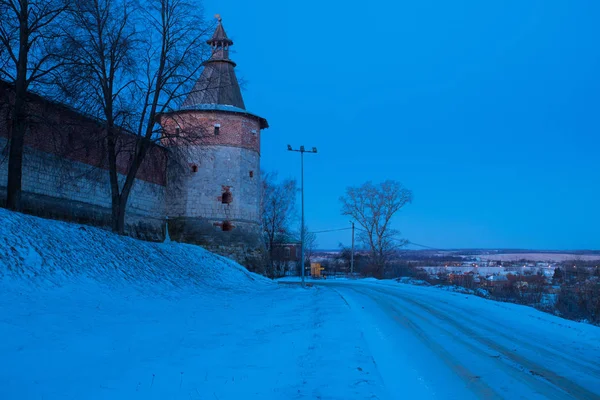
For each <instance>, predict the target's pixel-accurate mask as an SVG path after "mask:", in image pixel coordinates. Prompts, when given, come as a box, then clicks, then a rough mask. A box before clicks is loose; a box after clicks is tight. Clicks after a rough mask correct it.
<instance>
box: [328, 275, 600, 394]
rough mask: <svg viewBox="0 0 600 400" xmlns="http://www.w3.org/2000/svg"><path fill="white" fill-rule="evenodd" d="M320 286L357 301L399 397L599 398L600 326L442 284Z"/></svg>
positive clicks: (391, 390) (378, 360)
mask: <svg viewBox="0 0 600 400" xmlns="http://www.w3.org/2000/svg"><path fill="white" fill-rule="evenodd" d="M320 288H321V289H324V290H327V289H328V290H332V291H335V292H336V293H338V294H339V296H340V297H341V298H342V300H343V301H344V302H345V303H346V304H347V306H348V307H349V308H350V309H351V310H352V311H353V314H354V316H355V317H356V319H357V322H358V323H359V324H360V326H361V329H362V331H363V332H364V337H365V340H366V342H367V345H368V347H369V350H370V352H371V354H372V357H373V359H374V362H375V364H376V365H377V370H378V372H379V374H380V375H381V378H382V380H383V382H384V386H385V388H386V391H387V392H388V394H389V397H390V398H391V399H399V398H419V399H429V398H431V399H468V398H473V399H600V347H599V346H600V328H597V327H592V326H589V325H585V324H578V323H573V322H571V321H565V320H562V319H560V318H557V317H554V316H551V315H547V314H543V313H541V312H539V311H537V310H534V309H532V308H529V307H523V306H517V305H512V304H506V303H498V302H493V301H488V300H485V299H481V298H478V297H475V296H467V295H464V294H460V293H454V292H447V291H443V290H440V289H435V288H422V287H416V286H412V285H403V284H396V285H383V284H375V283H371V284H360V283H354V282H347V283H330V282H327V283H326V282H321V284H320Z"/></svg>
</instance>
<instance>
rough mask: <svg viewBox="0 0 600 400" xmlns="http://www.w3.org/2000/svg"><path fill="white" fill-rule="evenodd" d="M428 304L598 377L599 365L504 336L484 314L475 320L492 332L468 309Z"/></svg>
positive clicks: (515, 337) (499, 326)
mask: <svg viewBox="0 0 600 400" xmlns="http://www.w3.org/2000/svg"><path fill="white" fill-rule="evenodd" d="M403 294H405V293H403ZM406 295H408V294H406ZM411 295H413V294H411ZM414 297H416V298H421V296H419V295H416V294H415V295H414ZM429 304H430V305H431V306H433V307H435V308H437V309H438V310H439V311H441V312H443V313H449V314H453V315H455V316H456V317H460V319H461V320H464V321H469V322H470V323H471V324H473V325H476V326H477V327H478V329H480V330H482V331H486V332H488V333H490V334H492V335H494V336H500V337H502V338H504V339H506V340H509V341H511V342H514V343H518V344H519V345H521V346H523V347H528V348H531V349H532V350H535V352H536V353H539V354H544V355H545V356H546V357H549V358H553V359H555V360H556V361H557V362H562V363H567V364H570V365H572V366H573V367H575V368H576V369H578V370H586V371H589V370H591V371H592V373H593V374H594V375H596V376H600V363H598V362H594V361H592V360H582V359H575V358H572V357H566V356H565V355H564V354H561V353H558V352H556V351H555V350H554V349H552V350H551V349H548V348H547V347H544V346H540V345H539V344H537V343H535V342H532V341H530V340H525V339H523V338H522V337H520V336H509V335H508V334H506V333H504V332H502V331H501V330H500V329H502V328H503V326H502V325H499V324H498V322H497V321H494V320H492V319H490V318H488V317H487V316H486V315H485V314H480V313H479V314H478V315H477V318H481V319H485V320H486V321H487V322H488V323H489V324H490V325H492V326H494V327H495V329H493V330H492V329H490V328H489V327H488V326H487V325H486V324H482V323H481V320H480V319H479V320H478V319H474V318H473V317H472V311H473V310H468V309H466V308H464V307H460V306H455V307H453V306H450V304H449V303H447V302H436V303H435V304H432V303H431V302H429ZM442 304H443V305H442ZM457 309H460V311H461V313H460V314H458V313H457ZM496 327H497V329H496Z"/></svg>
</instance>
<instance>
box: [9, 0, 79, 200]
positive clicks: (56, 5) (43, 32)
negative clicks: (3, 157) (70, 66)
mask: <svg viewBox="0 0 600 400" xmlns="http://www.w3.org/2000/svg"><path fill="white" fill-rule="evenodd" d="M68 7H69V0H0V15H1V16H2V18H1V19H0V79H3V80H6V81H8V82H9V83H11V84H12V85H13V86H14V99H13V100H12V102H11V103H12V106H11V113H10V114H11V117H10V119H11V124H10V133H9V140H10V148H9V157H8V182H7V187H6V189H7V198H6V206H7V207H8V208H9V209H12V210H19V209H20V208H21V187H22V184H21V181H22V175H23V147H24V145H25V132H26V130H27V124H28V108H27V91H28V90H29V89H30V87H32V86H35V85H36V84H39V85H42V84H44V83H48V82H49V81H50V78H51V76H52V74H53V73H54V72H55V71H57V70H58V69H59V68H60V66H61V65H62V61H61V60H62V58H61V56H60V53H61V50H62V46H61V40H60V39H61V37H62V33H61V32H62V30H61V29H60V18H61V16H62V15H63V14H64V13H65V11H66V10H67V9H68Z"/></svg>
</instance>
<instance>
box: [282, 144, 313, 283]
mask: <svg viewBox="0 0 600 400" xmlns="http://www.w3.org/2000/svg"><path fill="white" fill-rule="evenodd" d="M287 148H288V151H296V152H298V153H300V185H301V186H300V191H301V192H302V225H301V227H300V263H301V264H300V265H301V268H300V270H301V271H302V287H304V275H305V272H304V268H305V267H304V153H316V152H317V148H316V147H313V148H312V150H305V149H304V146H300V149H299V150H294V149H292V146H290V145H289V144H288V146H287Z"/></svg>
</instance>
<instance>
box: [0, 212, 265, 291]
mask: <svg viewBox="0 0 600 400" xmlns="http://www.w3.org/2000/svg"><path fill="white" fill-rule="evenodd" d="M0 221H1V224H0V278H3V279H4V280H5V281H6V279H7V278H10V277H12V278H15V277H19V278H22V279H25V280H28V281H29V283H30V284H31V285H32V286H40V285H42V286H47V285H50V286H56V285H63V284H67V283H74V282H79V281H82V280H93V281H96V282H98V283H102V284H108V285H111V286H112V285H116V286H123V285H124V284H127V285H134V286H137V287H138V288H139V289H140V290H144V291H147V290H155V291H158V292H164V291H165V289H166V288H180V289H183V288H186V289H192V290H194V289H202V288H204V287H205V286H208V287H213V288H220V287H223V288H229V287H232V286H235V287H237V288H239V289H243V288H244V287H245V286H247V285H252V286H253V287H255V286H256V285H257V284H260V285H267V284H270V283H271V282H270V281H268V280H267V279H264V278H262V277H261V276H259V275H255V274H251V273H249V272H248V271H247V270H246V269H245V268H243V267H242V266H240V265H238V264H237V263H235V262H233V261H231V260H229V259H227V258H224V257H220V256H217V255H215V254H213V253H210V252H208V251H206V250H204V249H202V248H201V247H199V246H193V245H187V244H179V243H151V242H144V241H141V240H136V239H132V238H129V237H122V236H118V235H114V234H112V233H111V232H108V231H106V230H103V229H98V228H94V227H90V226H85V225H78V224H70V223H66V222H60V221H53V220H47V219H42V218H37V217H33V216H29V215H23V214H19V213H12V212H10V211H7V210H5V209H2V208H0Z"/></svg>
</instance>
